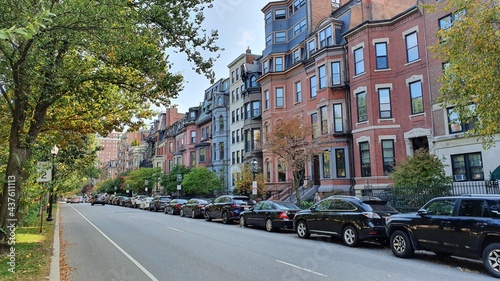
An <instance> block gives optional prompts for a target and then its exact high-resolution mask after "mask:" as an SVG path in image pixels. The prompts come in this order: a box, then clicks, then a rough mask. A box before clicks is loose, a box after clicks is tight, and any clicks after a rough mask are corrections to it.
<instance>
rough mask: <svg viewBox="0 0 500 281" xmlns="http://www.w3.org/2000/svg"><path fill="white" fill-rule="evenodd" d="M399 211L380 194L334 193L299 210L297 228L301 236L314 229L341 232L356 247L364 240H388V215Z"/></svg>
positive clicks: (336, 233)
mask: <svg viewBox="0 0 500 281" xmlns="http://www.w3.org/2000/svg"><path fill="white" fill-rule="evenodd" d="M397 213H399V212H398V211H397V210H396V209H394V208H393V207H392V206H391V205H389V204H388V203H387V202H386V201H384V200H381V199H380V198H377V197H356V196H341V195H334V196H330V197H328V198H325V199H323V200H321V201H319V202H318V203H316V204H315V205H313V206H312V207H311V208H310V209H309V210H303V211H300V212H298V213H297V214H295V217H294V218H293V228H294V230H295V232H297V235H298V236H299V237H300V238H309V236H310V235H311V233H315V234H323V235H331V236H338V237H341V238H342V240H343V242H344V244H345V245H347V246H349V247H354V246H357V245H358V244H359V242H360V241H363V240H382V241H383V240H385V241H386V240H387V239H388V237H387V236H386V234H385V219H386V217H389V216H391V215H394V214H397Z"/></svg>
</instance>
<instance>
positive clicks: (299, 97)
mask: <svg viewBox="0 0 500 281" xmlns="http://www.w3.org/2000/svg"><path fill="white" fill-rule="evenodd" d="M295 102H302V84H301V83H300V81H297V82H295Z"/></svg>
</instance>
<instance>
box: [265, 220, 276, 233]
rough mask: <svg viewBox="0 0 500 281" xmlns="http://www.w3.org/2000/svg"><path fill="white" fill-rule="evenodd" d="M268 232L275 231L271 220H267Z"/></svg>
mask: <svg viewBox="0 0 500 281" xmlns="http://www.w3.org/2000/svg"><path fill="white" fill-rule="evenodd" d="M266 230H267V231H269V232H271V231H274V223H273V220H272V219H271V218H267V220H266Z"/></svg>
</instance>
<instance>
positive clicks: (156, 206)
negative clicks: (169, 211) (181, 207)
mask: <svg viewBox="0 0 500 281" xmlns="http://www.w3.org/2000/svg"><path fill="white" fill-rule="evenodd" d="M170 200H172V199H171V198H170V196H168V195H156V196H155V197H154V198H153V201H151V203H150V204H149V210H150V211H154V212H156V211H158V210H159V211H163V210H165V206H166V205H167V204H168V203H169V202H170Z"/></svg>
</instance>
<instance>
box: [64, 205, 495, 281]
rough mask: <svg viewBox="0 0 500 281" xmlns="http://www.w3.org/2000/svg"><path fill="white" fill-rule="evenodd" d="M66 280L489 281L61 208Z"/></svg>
mask: <svg viewBox="0 0 500 281" xmlns="http://www.w3.org/2000/svg"><path fill="white" fill-rule="evenodd" d="M59 206H60V208H61V209H60V212H61V227H62V229H63V232H62V237H61V239H62V240H64V241H65V242H66V247H65V250H64V252H65V254H66V257H67V258H66V263H67V264H68V266H70V267H71V268H72V271H71V273H70V275H69V276H70V278H69V280H73V281H81V280H121V281H123V280H207V281H210V280H219V281H220V280H239V281H244V280H297V281H299V280H427V281H430V280H440V281H443V280H454V281H456V280H464V281H465V280H468V281H470V280H491V279H492V278H491V277H490V276H489V275H487V274H486V272H485V270H484V269H483V266H482V264H481V263H480V262H479V261H471V260H464V259H458V258H444V259H437V258H436V257H435V256H433V255H432V254H428V253H419V254H417V255H416V257H415V258H412V259H400V258H396V257H394V256H393V254H392V252H391V251H390V250H389V248H388V247H386V246H383V245H379V244H369V243H366V244H362V245H361V246H360V247H358V248H349V247H346V246H344V245H342V243H341V242H340V240H334V241H330V240H329V238H328V237H321V236H315V235H313V236H312V237H311V239H300V238H298V237H297V235H296V234H295V233H294V232H293V231H279V232H276V233H269V232H266V231H264V230H262V229H255V228H240V227H239V225H238V224H237V223H235V224H234V225H224V224H222V223H221V222H218V221H213V222H206V221H205V220H203V219H191V218H183V217H179V216H172V215H166V214H164V213H163V212H157V213H153V212H149V211H144V210H139V209H131V208H125V207H118V206H112V205H106V206H101V205H95V206H91V205H90V204H60V205H59Z"/></svg>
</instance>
